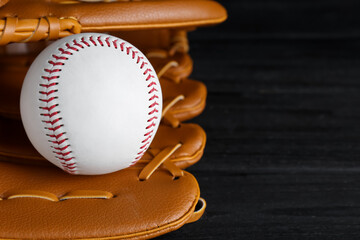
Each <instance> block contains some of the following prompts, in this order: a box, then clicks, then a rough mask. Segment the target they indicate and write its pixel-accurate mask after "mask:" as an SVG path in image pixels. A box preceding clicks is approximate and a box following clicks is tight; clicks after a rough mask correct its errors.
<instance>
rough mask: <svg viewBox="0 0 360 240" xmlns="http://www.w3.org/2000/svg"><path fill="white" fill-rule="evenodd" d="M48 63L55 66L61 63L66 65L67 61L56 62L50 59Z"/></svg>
mask: <svg viewBox="0 0 360 240" xmlns="http://www.w3.org/2000/svg"><path fill="white" fill-rule="evenodd" d="M48 63H50V64H51V65H53V66H59V65H61V66H62V65H64V64H65V63H63V62H54V61H49V62H48Z"/></svg>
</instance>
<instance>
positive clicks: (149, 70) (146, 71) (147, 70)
mask: <svg viewBox="0 0 360 240" xmlns="http://www.w3.org/2000/svg"><path fill="white" fill-rule="evenodd" d="M148 72H152V71H151V69H150V68H148V69H146V70H145V72H144V73H143V74H144V75H145V74H147V73H148Z"/></svg>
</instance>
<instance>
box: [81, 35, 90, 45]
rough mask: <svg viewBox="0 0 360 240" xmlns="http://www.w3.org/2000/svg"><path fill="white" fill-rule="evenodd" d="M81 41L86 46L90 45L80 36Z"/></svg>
mask: <svg viewBox="0 0 360 240" xmlns="http://www.w3.org/2000/svg"><path fill="white" fill-rule="evenodd" d="M81 42H82V43H84V44H85V45H86V46H88V47H90V44H89V43H88V42H86V41H85V38H84V37H82V38H81Z"/></svg>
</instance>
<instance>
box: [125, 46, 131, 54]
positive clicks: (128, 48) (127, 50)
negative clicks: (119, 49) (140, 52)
mask: <svg viewBox="0 0 360 240" xmlns="http://www.w3.org/2000/svg"><path fill="white" fill-rule="evenodd" d="M131 49H132V47H131V46H130V47H127V48H126V54H127V55H129V54H130V50H131Z"/></svg>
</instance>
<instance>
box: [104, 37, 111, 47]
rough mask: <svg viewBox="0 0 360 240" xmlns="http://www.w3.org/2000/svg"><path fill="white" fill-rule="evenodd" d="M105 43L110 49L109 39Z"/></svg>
mask: <svg viewBox="0 0 360 240" xmlns="http://www.w3.org/2000/svg"><path fill="white" fill-rule="evenodd" d="M105 42H106V44H107V45H108V47H110V43H109V37H107V38H106V39H105Z"/></svg>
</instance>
